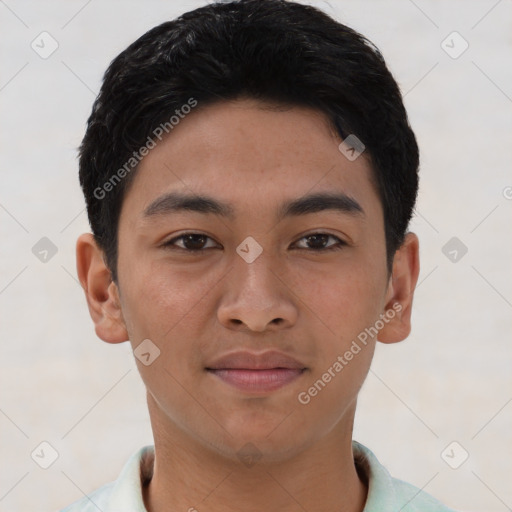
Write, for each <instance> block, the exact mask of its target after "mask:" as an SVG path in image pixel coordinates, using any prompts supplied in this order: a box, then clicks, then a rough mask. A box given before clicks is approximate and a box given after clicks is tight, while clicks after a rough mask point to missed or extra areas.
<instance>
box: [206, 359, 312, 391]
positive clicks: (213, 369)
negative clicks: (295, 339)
mask: <svg viewBox="0 0 512 512" xmlns="http://www.w3.org/2000/svg"><path fill="white" fill-rule="evenodd" d="M306 369H307V368H306V367H305V365H304V364H302V363H301V362H299V361H297V360H296V359H294V358H293V357H290V356H288V355H287V354H284V353H282V352H277V351H274V350H270V351H267V352H260V353H253V352H247V351H244V352H232V353H230V354H226V355H224V356H222V357H220V358H218V359H216V360H215V361H214V362H213V363H211V364H210V365H208V366H207V367H206V370H207V371H208V372H209V373H211V374H212V375H214V376H215V377H217V378H219V379H221V380H222V381H223V382H225V383H226V384H229V385H231V386H233V387H235V388H237V389H239V390H241V391H244V392H246V393H268V392H270V391H275V390H277V389H280V388H282V387H283V386H285V385H287V384H289V383H291V382H293V381H294V380H296V379H297V378H299V377H300V376H301V375H302V373H304V371H305V370H306Z"/></svg>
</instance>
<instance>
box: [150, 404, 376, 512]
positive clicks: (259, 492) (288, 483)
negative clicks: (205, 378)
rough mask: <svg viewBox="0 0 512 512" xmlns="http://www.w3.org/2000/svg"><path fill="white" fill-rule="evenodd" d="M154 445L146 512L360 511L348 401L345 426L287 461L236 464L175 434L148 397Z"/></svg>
mask: <svg viewBox="0 0 512 512" xmlns="http://www.w3.org/2000/svg"><path fill="white" fill-rule="evenodd" d="M148 408H149V412H150V416H151V420H152V427H153V434H154V440H155V461H154V467H153V476H152V478H151V481H150V482H149V483H148V484H147V485H146V486H144V487H143V498H144V503H145V507H146V509H147V511H148V512H167V511H169V510H182V511H188V512H201V511H202V510H207V511H208V512H239V511H240V510H244V511H246V512H261V510H267V511H274V510H275V511H277V510H279V512H304V511H309V512H313V511H314V512H362V511H363V509H364V504H365V501H366V496H367V487H366V483H365V482H364V481H362V480H361V479H360V477H359V475H358V473H357V471H356V467H355V465H354V458H353V453H352V425H353V417H354V411H355V403H354V404H353V407H352V408H351V411H347V416H348V417H347V418H346V421H340V423H339V424H338V426H337V427H336V428H335V429H333V430H332V431H331V432H329V433H328V434H327V435H326V436H325V437H323V438H322V439H320V440H318V441H317V442H316V443H312V444H311V445H310V446H309V447H307V448H305V449H304V450H303V451H301V452H299V453H298V454H295V455H294V456H292V457H290V458H287V459H286V460H278V461H272V462H265V460H266V459H268V458H266V457H265V456H264V454H263V456H262V457H261V459H259V460H257V461H252V462H250V461H246V463H245V464H244V463H242V462H241V461H240V460H239V459H238V458H237V456H236V454H235V456H234V457H233V458H227V457H224V456H222V455H221V454H219V452H218V451H216V450H215V448H214V447H210V446H208V445H207V443H206V442H202V440H200V439H196V438H193V437H192V436H190V435H188V434H187V433H186V432H184V431H183V430H181V429H180V428H179V427H178V426H177V425H176V424H175V423H174V422H172V421H170V420H169V419H168V418H166V419H163V417H162V412H161V411H160V410H157V409H158V406H157V404H156V403H155V402H154V401H153V399H152V397H151V396H150V395H148Z"/></svg>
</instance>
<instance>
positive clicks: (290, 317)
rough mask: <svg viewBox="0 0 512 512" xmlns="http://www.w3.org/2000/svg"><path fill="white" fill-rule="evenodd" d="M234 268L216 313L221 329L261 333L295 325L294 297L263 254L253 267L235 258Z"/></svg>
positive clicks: (296, 313)
mask: <svg viewBox="0 0 512 512" xmlns="http://www.w3.org/2000/svg"><path fill="white" fill-rule="evenodd" d="M234 265H235V268H234V269H233V270H232V271H231V272H230V273H229V278H228V279H227V280H226V284H225V287H224V289H223V296H222V299H221V301H220V305H219V308H218V312H217V316H218V320H219V322H220V323H221V324H222V325H224V326H225V327H227V328H230V329H238V330H244V329H246V330H250V331H254V332H263V331H266V330H269V329H271V330H276V329H284V328H289V327H291V326H292V325H294V324H295V322H296V321H297V317H298V310H297V306H296V303H295V296H294V294H293V292H292V290H291V289H290V286H289V285H287V283H286V282H285V280H283V279H282V278H281V277H280V276H279V275H278V274H277V273H276V270H275V268H272V267H271V261H270V258H269V257H268V256H267V255H266V254H265V251H263V253H262V254H261V255H260V256H259V257H258V258H257V259H256V260H254V261H253V262H252V263H247V262H246V261H244V260H243V259H242V258H235V261H234ZM274 267H275V265H274Z"/></svg>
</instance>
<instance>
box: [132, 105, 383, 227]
mask: <svg viewBox="0 0 512 512" xmlns="http://www.w3.org/2000/svg"><path fill="white" fill-rule="evenodd" d="M156 142H157V143H156V146H155V147H154V148H153V149H151V150H150V151H149V153H148V154H147V155H146V156H145V157H144V158H143V159H142V161H141V163H140V164H139V167H138V169H137V171H136V175H135V177H134V180H133V182H132V183H131V185H130V188H129V190H128V191H127V194H126V197H125V200H124V202H123V211H124V212H125V216H126V215H128V216H130V217H138V218H139V219H141V218H143V217H144V216H145V214H146V213H147V211H148V209H150V208H151V204H152V203H154V202H155V199H158V198H159V197H162V196H163V195H165V193H169V192H182V193H187V194H195V195H201V196H209V197H215V198H217V199H218V201H219V202H221V203H225V204H229V205H230V213H231V217H235V216H237V214H243V213H244V211H242V210H245V209H246V208H252V209H254V208H257V209H258V210H260V211H261V208H260V207H262V208H266V207H268V205H269V203H271V204H275V205H276V207H277V206H279V205H281V204H282V203H283V199H284V198H287V202H288V203H289V202H290V201H291V200H292V199H293V198H298V197H301V196H305V195H306V194H312V193H317V192H318V193H341V194H343V195H345V196H346V197H347V198H349V199H353V200H354V201H355V202H357V203H358V204H359V205H360V206H362V209H364V211H366V210H370V213H371V210H372V209H373V210H375V211H374V213H376V214H378V213H379V209H380V202H379V201H378V197H377V195H376V193H375V190H374V187H373V184H372V175H371V168H370V165H369V163H368V160H367V159H366V158H364V156H361V157H359V158H357V159H356V160H354V161H350V160H348V159H347V158H346V157H345V156H344V154H342V152H341V151H340V150H339V144H340V142H341V139H340V138H339V136H338V135H337V134H336V133H335V132H334V131H333V129H332V127H331V125H330V124H329V121H328V119H327V117H326V116H325V115H324V114H322V113H321V112H319V111H316V110H313V109H309V108H306V107H289V106H276V105H271V104H268V103H261V102H258V101H256V100H250V99H244V100H234V101H230V102H221V103H215V104H213V105H208V106H205V107H201V105H200V104H199V105H198V106H197V107H196V109H194V111H192V112H191V113H190V114H188V115H186V116H184V117H183V118H182V119H181V120H180V121H179V124H177V125H175V126H174V128H173V129H172V131H171V133H169V134H168V135H167V136H166V137H164V138H163V140H162V141H158V140H156ZM267 209H268V208H267ZM276 213H280V214H281V215H282V213H283V208H282V206H281V207H280V208H279V212H276Z"/></svg>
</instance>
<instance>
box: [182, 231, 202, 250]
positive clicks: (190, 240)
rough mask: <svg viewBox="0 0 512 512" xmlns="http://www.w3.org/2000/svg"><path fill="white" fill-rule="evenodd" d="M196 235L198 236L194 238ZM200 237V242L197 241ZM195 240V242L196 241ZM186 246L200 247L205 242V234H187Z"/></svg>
mask: <svg viewBox="0 0 512 512" xmlns="http://www.w3.org/2000/svg"><path fill="white" fill-rule="evenodd" d="M194 237H196V238H194ZM198 239H199V243H197V241H198ZM194 242H195V243H194ZM184 243H185V246H186V247H187V248H188V249H200V248H201V246H202V245H203V244H204V236H203V235H194V234H192V235H187V236H186V237H185V239H184Z"/></svg>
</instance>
